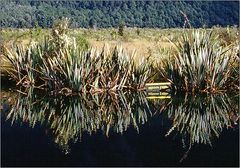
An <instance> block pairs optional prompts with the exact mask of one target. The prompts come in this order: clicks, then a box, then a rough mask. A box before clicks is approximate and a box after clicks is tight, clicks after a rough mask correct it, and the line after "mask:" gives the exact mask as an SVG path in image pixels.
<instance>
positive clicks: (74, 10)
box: [0, 0, 239, 28]
mask: <svg viewBox="0 0 240 168" xmlns="http://www.w3.org/2000/svg"><path fill="white" fill-rule="evenodd" d="M0 2H1V3H0V26H1V27H19V28H23V27H35V26H41V27H50V26H51V25H52V22H53V21H54V20H55V19H57V18H59V17H69V18H71V23H72V25H71V26H72V27H93V26H96V27H117V26H118V25H119V24H120V23H124V24H125V25H126V26H129V27H161V28H167V27H183V25H184V17H183V15H182V14H181V11H182V12H183V13H185V14H186V15H187V17H188V19H189V20H190V23H191V25H192V26H193V27H202V26H206V27H211V26H213V25H220V26H227V25H238V22H239V18H238V17H239V2H238V1H192V2H191V1H133V0H132V1H52V0H49V1H36V0H34V1H33V0H32V1H31V0H28V1H27V0H15V1H9V0H0Z"/></svg>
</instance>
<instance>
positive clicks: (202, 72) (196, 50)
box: [160, 30, 239, 92]
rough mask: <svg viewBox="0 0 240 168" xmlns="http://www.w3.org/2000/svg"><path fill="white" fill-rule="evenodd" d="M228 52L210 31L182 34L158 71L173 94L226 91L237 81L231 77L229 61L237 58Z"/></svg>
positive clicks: (231, 67) (231, 65)
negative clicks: (171, 88) (173, 52)
mask: <svg viewBox="0 0 240 168" xmlns="http://www.w3.org/2000/svg"><path fill="white" fill-rule="evenodd" d="M231 50H232V48H230V47H229V46H228V47H222V46H221V45H220V43H219V39H218V38H217V36H214V35H213V32H212V31H211V32H206V31H202V32H200V31H199V30H193V31H192V32H188V33H184V35H183V37H182V38H181V40H180V41H179V42H178V43H177V44H176V51H177V52H176V53H175V55H174V57H173V58H171V59H172V60H171V59H168V60H167V61H166V62H163V64H164V66H163V67H161V70H160V71H161V72H162V74H163V77H164V78H167V80H168V81H170V82H172V84H173V85H174V86H173V89H175V90H177V91H187V92H215V91H221V90H227V88H231V87H234V83H236V82H237V81H239V76H238V75H236V74H235V76H231V75H233V73H231V71H232V70H233V69H234V65H233V62H234V61H233V60H235V58H236V57H237V55H234V54H232V53H233V50H232V51H231ZM230 77H231V79H230Z"/></svg>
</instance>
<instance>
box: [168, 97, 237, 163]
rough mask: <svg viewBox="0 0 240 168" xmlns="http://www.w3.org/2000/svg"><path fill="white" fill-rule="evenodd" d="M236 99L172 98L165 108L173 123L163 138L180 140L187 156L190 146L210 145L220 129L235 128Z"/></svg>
mask: <svg viewBox="0 0 240 168" xmlns="http://www.w3.org/2000/svg"><path fill="white" fill-rule="evenodd" d="M238 99H239V97H238V96H234V95H233V96H230V97H229V96H228V95H227V94H220V95H205V96H203V95H202V96H199V95H185V97H184V98H183V99H180V100H179V98H174V99H172V102H171V103H170V105H169V106H168V108H167V114H168V118H170V119H171V120H172V121H173V123H172V127H171V128H170V130H169V131H168V132H167V134H166V136H168V135H170V134H172V133H174V132H175V134H178V135H180V136H181V137H182V143H183V148H185V149H186V153H185V155H184V156H183V158H182V159H181V160H180V162H181V161H182V160H183V159H185V158H186V157H187V154H188V153H189V151H190V149H191V147H192V146H193V145H194V144H196V143H197V144H198V143H203V144H209V145H211V146H212V143H211V142H212V140H213V139H214V138H218V137H219V136H220V134H221V132H222V131H223V129H224V128H226V129H228V128H236V129H237V128H238V127H236V126H237V125H238V122H239V113H238V111H239V106H238Z"/></svg>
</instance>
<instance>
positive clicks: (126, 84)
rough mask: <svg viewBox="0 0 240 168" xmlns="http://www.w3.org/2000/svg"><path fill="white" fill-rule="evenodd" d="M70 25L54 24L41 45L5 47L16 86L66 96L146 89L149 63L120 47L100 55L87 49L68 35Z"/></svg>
mask: <svg viewBox="0 0 240 168" xmlns="http://www.w3.org/2000/svg"><path fill="white" fill-rule="evenodd" d="M68 22H69V20H67V19H64V20H63V21H61V22H57V23H56V24H54V26H53V29H52V35H51V36H47V37H46V38H45V40H44V41H42V42H39V43H31V44H30V45H28V46H27V47H23V46H22V45H21V44H18V45H16V46H13V47H12V48H8V47H6V46H3V47H2V48H3V57H4V59H5V61H6V62H7V63H8V67H4V69H5V70H6V74H7V75H9V76H10V77H11V78H12V79H13V80H14V81H15V82H16V84H17V85H21V86H25V87H30V86H31V87H38V88H47V89H49V90H51V91H56V92H57V93H67V94H73V93H79V92H99V91H100V92H102V91H106V90H107V91H109V90H110V91H116V90H122V89H132V90H139V89H143V87H144V84H145V82H146V81H147V79H148V78H149V76H150V73H151V65H150V63H148V62H147V61H145V60H144V59H142V60H138V61H135V55H134V54H132V55H131V56H129V55H128V54H126V53H125V52H124V51H123V49H122V48H121V47H115V49H113V50H112V49H111V50H110V49H107V48H106V47H104V48H103V49H102V51H101V52H98V51H96V50H94V49H93V48H88V49H85V46H82V45H79V44H78V43H77V42H76V39H75V38H71V37H69V36H68V35H67V34H66V33H67V27H68Z"/></svg>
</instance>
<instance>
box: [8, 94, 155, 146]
mask: <svg viewBox="0 0 240 168" xmlns="http://www.w3.org/2000/svg"><path fill="white" fill-rule="evenodd" d="M151 115H152V113H151V111H150V108H149V105H148V102H147V100H146V98H145V95H144V93H135V94H129V95H128V94H127V93H125V94H123V93H120V92H119V93H118V94H115V93H114V94H112V93H111V94H110V95H108V94H101V95H100V94H99V95H96V94H95V95H89V94H88V95H83V96H82V97H74V98H69V97H58V98H53V99H44V98H40V97H39V96H38V94H34V93H33V92H32V91H31V92H29V93H28V95H27V96H20V95H19V97H18V98H17V99H16V102H15V103H14V104H13V105H12V107H11V109H10V111H9V113H7V120H11V122H12V123H14V122H19V121H20V122H28V123H29V125H30V126H31V127H34V126H35V124H36V123H41V124H43V123H47V125H48V126H49V127H50V128H51V130H52V133H53V136H54V139H55V142H56V143H57V144H59V145H60V146H61V147H62V148H63V149H67V146H68V144H69V141H77V140H78V139H79V138H80V137H81V135H82V133H83V132H87V133H89V134H92V133H94V132H96V131H97V130H102V131H103V132H104V134H105V135H106V136H109V133H110V131H114V132H117V133H123V132H124V131H126V130H127V128H128V127H130V126H133V127H134V128H135V129H136V130H137V131H138V129H139V128H138V125H139V124H144V123H145V122H147V120H148V117H149V116H151Z"/></svg>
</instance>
